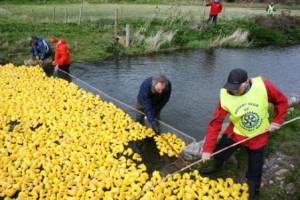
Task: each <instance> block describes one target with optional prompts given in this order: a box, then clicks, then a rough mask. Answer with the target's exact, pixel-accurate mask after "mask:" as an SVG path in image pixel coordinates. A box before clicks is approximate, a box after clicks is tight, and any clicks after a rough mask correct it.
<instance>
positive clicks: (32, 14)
mask: <svg viewBox="0 0 300 200" xmlns="http://www.w3.org/2000/svg"><path fill="white" fill-rule="evenodd" d="M31 18H32V22H34V13H33V8H31Z"/></svg>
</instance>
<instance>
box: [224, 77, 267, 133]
mask: <svg viewBox="0 0 300 200" xmlns="http://www.w3.org/2000/svg"><path fill="white" fill-rule="evenodd" d="M220 103H221V107H222V108H223V109H224V110H226V111H227V112H228V113H229V118H230V121H231V122H232V123H233V125H234V129H233V130H234V132H235V133H237V134H239V135H242V136H246V137H253V136H256V135H259V134H262V133H264V132H266V129H267V128H268V127H269V125H270V123H269V119H268V117H269V113H268V107H269V103H268V94H267V89H266V87H265V84H264V82H263V80H262V78H261V77H256V78H253V79H252V86H251V88H250V89H249V91H248V92H247V93H246V94H244V95H241V96H234V95H231V94H229V93H228V92H227V90H226V89H224V88H222V89H221V91H220Z"/></svg>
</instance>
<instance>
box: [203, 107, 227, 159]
mask: <svg viewBox="0 0 300 200" xmlns="http://www.w3.org/2000/svg"><path fill="white" fill-rule="evenodd" d="M226 116H227V112H226V111H225V110H223V109H222V107H221V104H220V102H219V103H218V105H217V107H216V109H215V112H214V114H213V119H212V120H211V121H210V122H209V124H208V127H207V130H206V134H205V135H206V136H205V141H204V144H203V152H208V153H212V152H213V150H214V148H215V144H216V142H217V139H218V136H219V134H220V131H221V129H222V124H223V121H224V119H225V118H226Z"/></svg>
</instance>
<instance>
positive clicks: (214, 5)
mask: <svg viewBox="0 0 300 200" xmlns="http://www.w3.org/2000/svg"><path fill="white" fill-rule="evenodd" d="M206 6H210V12H209V18H208V20H207V23H209V22H211V21H212V22H213V23H214V24H216V23H217V17H218V14H219V13H220V12H221V11H222V8H223V6H222V4H221V3H220V2H219V0H214V1H213V2H209V3H207V4H206Z"/></svg>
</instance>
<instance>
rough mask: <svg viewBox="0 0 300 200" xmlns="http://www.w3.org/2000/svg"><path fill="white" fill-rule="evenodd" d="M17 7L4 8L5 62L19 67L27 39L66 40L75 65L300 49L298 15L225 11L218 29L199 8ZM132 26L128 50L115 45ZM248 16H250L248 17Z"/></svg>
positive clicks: (0, 10) (0, 21)
mask: <svg viewBox="0 0 300 200" xmlns="http://www.w3.org/2000/svg"><path fill="white" fill-rule="evenodd" d="M80 8H81V5H80V4H71V5H69V4H68V5H66V4H57V5H15V4H6V5H3V6H1V7H0V30H1V31H0V44H1V45H0V61H1V62H5V61H10V62H14V63H17V64H20V63H22V62H23V60H24V59H25V58H28V56H30V55H29V53H28V52H29V51H28V49H29V46H28V38H29V36H30V35H39V36H42V37H44V38H45V39H49V38H50V37H51V36H53V35H55V36H58V37H61V36H63V37H64V38H65V39H66V40H67V41H68V42H69V45H70V49H71V52H72V57H73V61H94V60H101V59H106V58H109V57H112V56H114V55H139V54H148V53H153V52H160V51H171V50H174V49H190V48H211V47H251V46H264V45H288V44H297V43H299V41H300V29H299V27H300V18H299V17H297V16H296V14H298V12H297V11H296V10H294V11H293V12H295V13H293V12H292V13H290V14H288V13H286V14H278V15H276V16H275V17H266V16H262V15H261V14H264V12H265V11H264V10H262V9H250V10H249V9H244V8H239V9H237V8H226V10H225V11H224V12H223V13H222V14H221V15H220V21H219V23H218V25H216V26H212V25H211V26H207V25H206V23H205V20H206V18H207V12H208V10H207V9H204V8H203V7H199V6H169V5H159V6H158V7H156V6H153V5H122V6H121V5H117V4H95V5H94V4H84V7H83V10H82V15H81V20H80V24H79V15H78V13H79V12H78V11H79V10H80ZM116 8H118V11H119V25H118V35H120V36H121V39H120V41H121V43H122V40H123V39H124V38H123V37H124V28H125V25H126V24H130V28H131V30H130V32H131V43H130V47H129V48H125V47H124V46H123V45H122V44H119V43H117V44H115V42H114V37H113V35H114V13H115V10H116ZM246 11H247V12H246Z"/></svg>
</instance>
